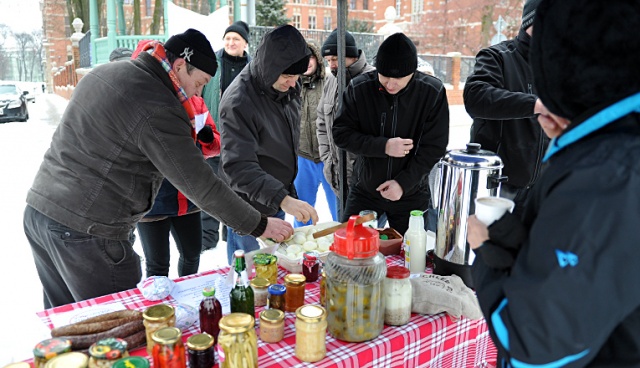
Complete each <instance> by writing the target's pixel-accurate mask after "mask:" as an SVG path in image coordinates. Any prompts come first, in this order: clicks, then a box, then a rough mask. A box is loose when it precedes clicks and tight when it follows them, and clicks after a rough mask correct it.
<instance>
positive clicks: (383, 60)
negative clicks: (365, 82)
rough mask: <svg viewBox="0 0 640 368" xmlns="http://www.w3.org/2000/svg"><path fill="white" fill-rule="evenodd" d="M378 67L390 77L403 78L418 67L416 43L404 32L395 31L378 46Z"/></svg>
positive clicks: (380, 71)
mask: <svg viewBox="0 0 640 368" xmlns="http://www.w3.org/2000/svg"><path fill="white" fill-rule="evenodd" d="M376 69H377V70H378V73H379V74H382V75H383V76H385V77H389V78H402V77H406V76H407V75H409V74H411V73H413V72H415V71H416V69H418V51H417V50H416V45H414V44H413V42H412V41H411V40H410V39H409V37H407V36H405V34H404V33H394V34H392V35H391V36H389V37H388V38H387V39H386V40H384V42H382V43H381V44H380V47H379V48H378V55H377V56H376Z"/></svg>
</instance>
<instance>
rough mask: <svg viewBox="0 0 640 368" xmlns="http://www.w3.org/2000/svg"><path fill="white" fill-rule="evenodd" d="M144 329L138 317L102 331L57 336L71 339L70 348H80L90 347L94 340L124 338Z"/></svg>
mask: <svg viewBox="0 0 640 368" xmlns="http://www.w3.org/2000/svg"><path fill="white" fill-rule="evenodd" d="M144 330H145V329H144V323H142V319H140V320H136V321H132V322H128V323H125V324H123V325H121V326H118V327H114V328H112V329H110V330H107V331H104V332H99V333H93V334H88V335H66V336H59V337H60V338H63V339H67V340H69V341H71V349H72V350H82V349H86V348H88V347H90V346H91V345H92V344H94V343H95V342H97V341H99V340H102V339H106V338H108V337H117V338H120V339H124V338H126V337H127V336H131V335H134V334H136V333H138V332H141V331H142V332H143V333H144Z"/></svg>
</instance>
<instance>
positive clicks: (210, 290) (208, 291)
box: [202, 286, 216, 297]
mask: <svg viewBox="0 0 640 368" xmlns="http://www.w3.org/2000/svg"><path fill="white" fill-rule="evenodd" d="M202 295H204V296H207V297H209V296H215V295H216V289H215V288H213V287H211V286H207V287H205V288H204V289H203V290H202Z"/></svg>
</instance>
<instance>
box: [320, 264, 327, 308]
mask: <svg viewBox="0 0 640 368" xmlns="http://www.w3.org/2000/svg"><path fill="white" fill-rule="evenodd" d="M326 301H327V274H326V273H325V272H324V270H322V277H321V278H320V305H321V306H323V307H325V308H326V307H327V306H326V305H325V304H324V303H325V302H326Z"/></svg>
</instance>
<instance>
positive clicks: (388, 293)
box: [384, 266, 411, 326]
mask: <svg viewBox="0 0 640 368" xmlns="http://www.w3.org/2000/svg"><path fill="white" fill-rule="evenodd" d="M410 274H411V272H410V271H409V269H408V268H406V267H402V266H391V267H389V268H387V277H386V278H385V279H384V299H385V309H384V323H386V324H388V325H390V326H402V325H404V324H406V323H407V322H409V319H411V281H410V280H409V275H410Z"/></svg>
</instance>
